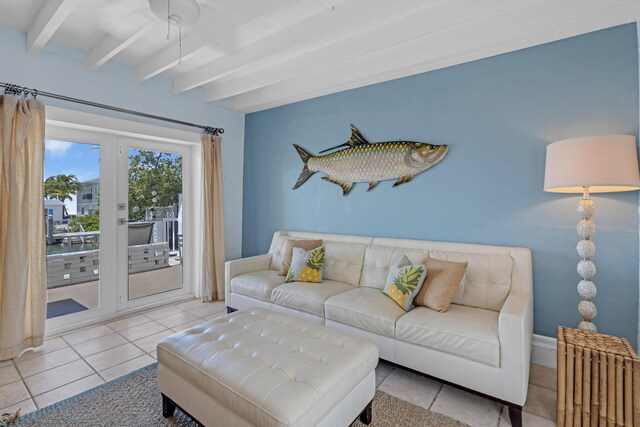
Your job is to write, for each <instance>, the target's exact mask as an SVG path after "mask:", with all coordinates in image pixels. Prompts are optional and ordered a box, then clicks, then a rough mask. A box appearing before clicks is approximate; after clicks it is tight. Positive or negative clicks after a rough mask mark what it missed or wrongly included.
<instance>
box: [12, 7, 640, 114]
mask: <svg viewBox="0 0 640 427" xmlns="http://www.w3.org/2000/svg"><path fill="white" fill-rule="evenodd" d="M175 1H177V0H175ZM198 3H199V4H200V9H201V15H200V19H199V21H198V23H197V24H196V25H195V26H193V27H190V28H184V29H183V31H182V55H183V57H182V63H181V64H178V52H179V50H178V29H177V27H175V26H173V28H172V30H171V38H170V40H167V39H166V34H167V24H166V22H162V21H160V20H159V19H158V18H156V17H155V16H154V15H153V13H152V12H151V10H150V9H149V4H148V1H147V0H0V25H5V26H9V27H13V28H18V29H21V30H23V31H25V32H27V33H28V42H27V50H28V51H29V52H30V53H32V54H37V53H38V52H39V51H40V50H41V49H42V48H43V47H44V46H45V45H46V43H47V42H48V41H49V40H54V41H56V42H60V43H63V44H66V45H69V46H73V47H75V48H79V49H82V50H85V51H87V52H88V63H87V67H88V68H89V69H90V70H96V69H98V68H99V67H100V66H102V65H103V64H104V63H105V62H107V61H109V60H117V61H121V62H125V63H127V64H131V65H133V66H135V68H136V82H137V83H141V82H143V81H145V80H148V79H151V78H154V77H155V76H157V75H159V74H164V75H166V76H168V77H170V78H172V79H173V91H174V93H181V92H184V91H187V90H191V89H193V88H196V87H201V86H202V87H204V88H205V89H206V96H205V98H206V101H207V102H214V101H219V100H222V99H226V98H231V100H232V105H233V108H234V109H235V110H238V111H241V112H253V111H259V110H263V109H266V108H271V107H275V106H279V105H284V104H288V103H291V102H295V101H299V100H303V99H308V98H311V97H315V96H319V95H324V94H328V93H333V92H337V91H341V90H345V89H350V88H355V87H359V86H364V85H367V84H372V83H377V82H381V81H385V80H390V79H393V78H398V77H403V76H407V75H412V74H417V73H421V72H425V71H430V70H434V69H438V68H443V67H447V66H450V65H454V64H459V63H463V62H467V61H472V60H476V59H480V58H484V57H488V56H493V55H497V54H501V53H505V52H510V51H513V50H517V49H522V48H525V47H530V46H534V45H538V44H542V43H547V42H550V41H554V40H559V39H562V38H567V37H571V36H575V35H579V34H584V33H587V32H591V31H596V30H599V29H602V28H607V27H612V26H615V25H619V24H624V23H628V22H634V21H635V20H636V19H637V17H638V16H639V14H638V12H639V10H640V8H639V3H640V0H198ZM42 89H44V90H46V88H42Z"/></svg>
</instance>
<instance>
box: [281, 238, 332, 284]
mask: <svg viewBox="0 0 640 427" xmlns="http://www.w3.org/2000/svg"><path fill="white" fill-rule="evenodd" d="M323 268H324V246H320V247H317V248H315V249H311V250H310V251H305V250H304V249H302V248H293V256H292V257H291V267H289V272H288V273H287V278H286V280H285V282H286V283H289V282H311V283H320V282H322V269H323Z"/></svg>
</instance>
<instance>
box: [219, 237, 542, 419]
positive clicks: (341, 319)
mask: <svg viewBox="0 0 640 427" xmlns="http://www.w3.org/2000/svg"><path fill="white" fill-rule="evenodd" d="M287 239H322V240H323V242H324V243H323V244H324V246H325V250H326V255H325V268H324V281H323V282H322V283H320V284H308V283H299V282H293V283H286V284H285V283H284V280H285V277H284V276H280V275H279V274H278V273H279V270H280V266H281V262H282V256H283V252H284V249H285V247H286V240H287ZM402 255H407V257H408V258H409V259H410V260H411V261H412V262H414V263H418V262H421V261H422V260H423V259H424V258H425V257H426V256H427V255H428V256H430V257H432V258H437V259H443V260H451V261H467V262H468V268H467V272H466V274H465V277H464V279H463V280H462V282H461V284H460V287H459V288H458V291H457V293H456V296H455V297H454V299H453V303H452V304H451V307H450V308H449V310H448V311H447V312H445V313H439V312H436V311H433V310H431V309H429V308H426V307H416V308H414V309H413V310H411V311H409V312H405V311H404V310H402V309H401V308H400V307H399V306H398V305H397V304H396V303H395V302H394V301H393V300H391V299H390V298H389V297H387V296H386V295H384V294H383V293H382V292H381V289H382V288H383V286H384V280H385V278H386V276H387V273H388V270H389V266H390V265H392V264H393V263H395V261H396V260H397V259H398V258H399V257H401V256H402ZM427 274H428V272H427ZM225 284H226V305H227V307H228V308H229V310H231V311H232V310H238V309H242V308H248V307H263V308H267V309H271V310H275V311H278V312H281V313H285V314H288V315H291V316H294V317H299V318H303V319H305V320H308V321H311V322H315V323H317V324H322V325H325V326H328V327H331V328H335V329H338V330H341V331H344V332H347V333H350V334H352V335H355V336H358V337H361V338H364V339H365V340H367V341H370V342H372V343H374V344H376V345H377V346H378V348H379V351H380V358H381V359H385V360H388V361H390V362H394V363H396V364H399V365H402V366H406V367H408V368H411V369H414V370H416V371H419V372H423V373H425V374H428V375H431V376H433V377H437V378H439V379H442V380H444V381H447V382H450V383H453V384H456V385H459V386H462V387H464V388H468V389H471V390H473V391H476V392H478V393H481V394H485V395H488V396H491V397H493V398H495V399H498V400H501V401H503V402H504V403H507V404H509V409H510V414H511V415H512V422H513V424H514V425H516V424H518V421H519V420H518V421H516V420H514V419H513V418H514V417H513V415H514V414H515V415H516V416H518V418H519V409H520V408H521V406H522V405H523V404H524V402H525V400H526V397H527V386H528V381H529V363H530V356H531V338H532V334H533V330H532V329H533V294H532V263H531V252H530V251H529V250H528V249H525V248H512V247H501V246H486V245H474V244H463V243H446V242H432V241H426V240H407V239H390V238H377V237H363V236H348V235H335V234H320V233H307V232H292V231H278V232H276V233H275V234H274V236H273V240H272V242H271V247H270V249H269V253H267V254H265V255H259V256H254V257H250V258H243V259H238V260H234V261H229V262H227V264H226V271H225ZM514 421H515V422H514Z"/></svg>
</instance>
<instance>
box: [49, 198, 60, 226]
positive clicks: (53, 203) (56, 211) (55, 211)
mask: <svg viewBox="0 0 640 427" xmlns="http://www.w3.org/2000/svg"><path fill="white" fill-rule="evenodd" d="M63 206H64V203H62V202H61V201H60V200H56V199H44V210H45V211H46V212H47V218H48V217H49V216H52V217H53V222H54V223H55V222H56V221H60V222H62V213H63V211H62V208H63Z"/></svg>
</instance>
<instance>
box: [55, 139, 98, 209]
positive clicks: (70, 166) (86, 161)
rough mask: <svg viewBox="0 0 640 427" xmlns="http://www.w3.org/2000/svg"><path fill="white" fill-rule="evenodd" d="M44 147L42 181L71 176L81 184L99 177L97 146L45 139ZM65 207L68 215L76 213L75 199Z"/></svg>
mask: <svg viewBox="0 0 640 427" xmlns="http://www.w3.org/2000/svg"><path fill="white" fill-rule="evenodd" d="M44 147H45V154H44V179H47V178H48V177H50V176H52V175H59V174H64V175H69V174H73V175H75V176H76V177H78V180H79V181H80V182H82V181H87V180H90V179H93V178H97V177H98V176H100V150H99V147H98V146H97V145H92V144H82V143H77V142H68V141H56V140H51V139H47V140H45V142H44ZM65 205H66V207H67V211H68V212H69V213H70V214H75V213H76V201H75V197H74V198H73V200H71V201H66V202H65Z"/></svg>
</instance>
